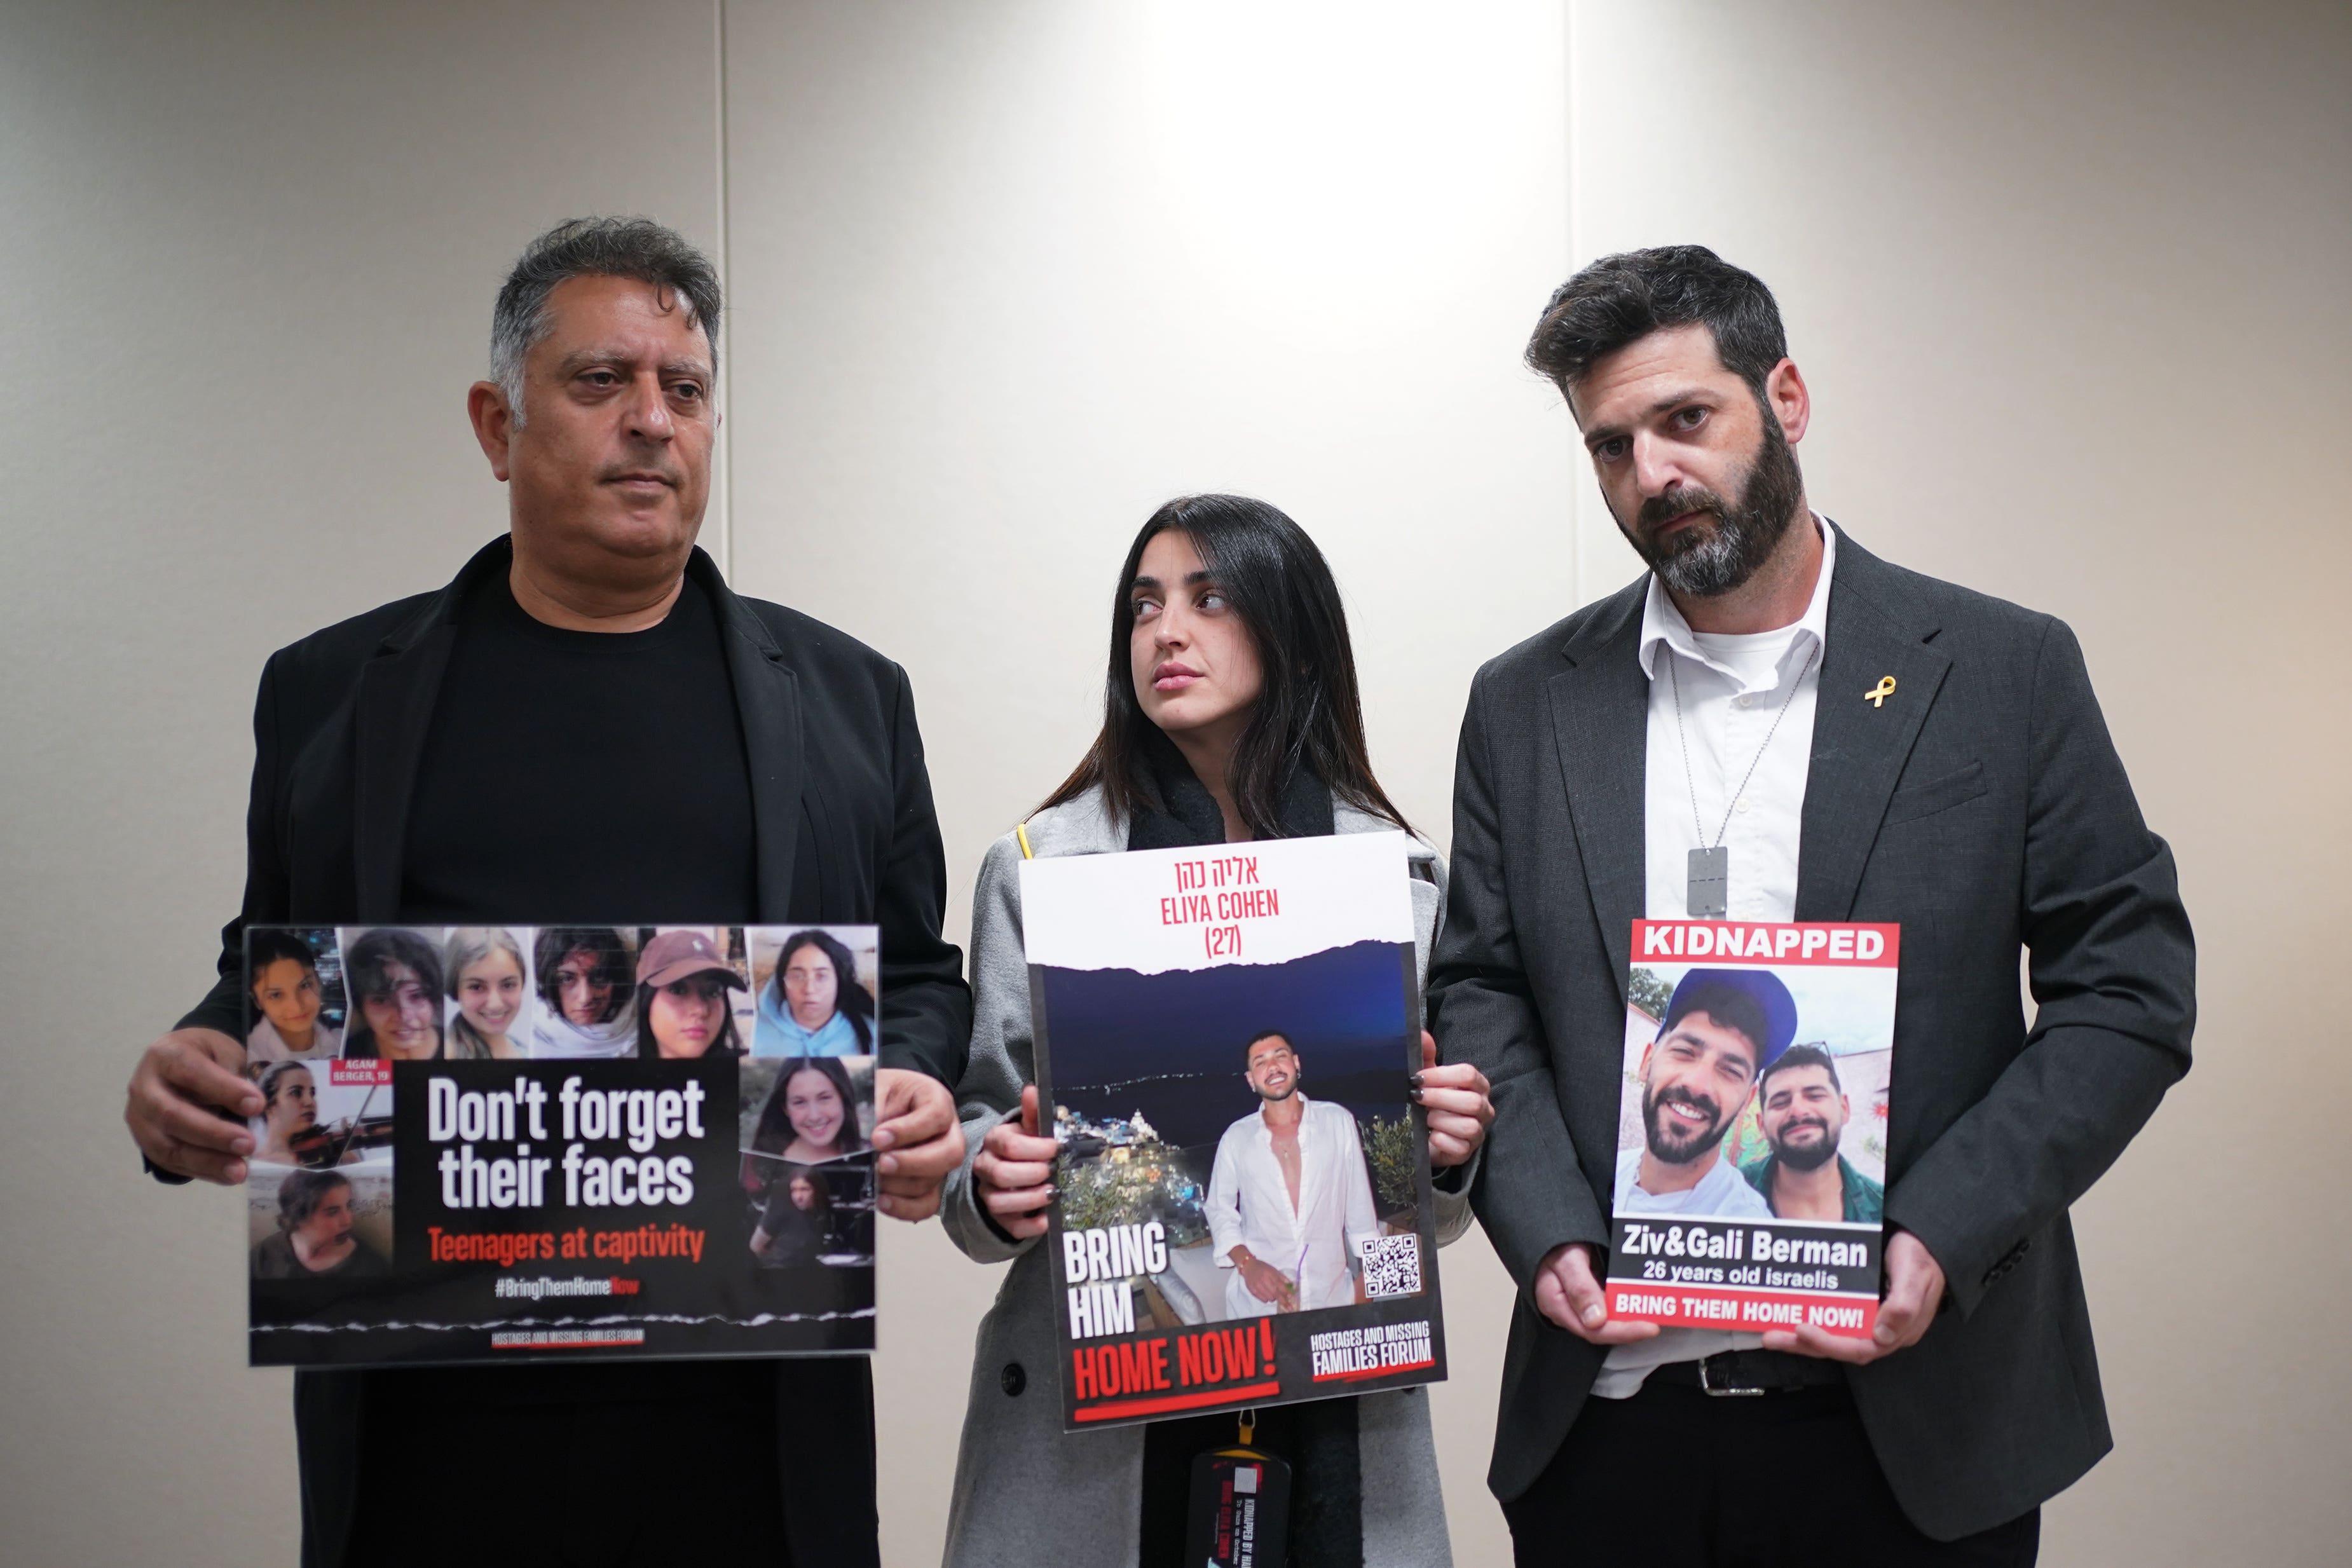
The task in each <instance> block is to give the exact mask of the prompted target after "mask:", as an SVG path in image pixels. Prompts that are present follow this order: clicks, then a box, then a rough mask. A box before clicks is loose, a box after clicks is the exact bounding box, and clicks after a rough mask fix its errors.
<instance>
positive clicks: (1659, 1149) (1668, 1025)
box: [1612, 969, 1797, 1219]
mask: <svg viewBox="0 0 2352 1568" xmlns="http://www.w3.org/2000/svg"><path fill="white" fill-rule="evenodd" d="M1796 1020H1797V1007H1796V1002H1795V1001H1794V999H1793V998H1790V995H1789V988H1788V987H1786V986H1784V985H1782V984H1781V983H1780V977H1779V976H1777V975H1774V974H1772V973H1770V972H1769V970H1761V969H1693V970H1691V971H1689V972H1688V973H1687V974H1685V975H1684V976H1683V977H1682V980H1681V982H1680V983H1679V984H1678V985H1676V986H1675V994H1674V996H1673V998H1671V999H1670V1000H1669V1001H1668V1002H1667V1003H1666V1016H1665V1017H1664V1019H1661V1020H1660V1021H1659V1024H1658V1035H1657V1038H1656V1039H1655V1040H1652V1041H1651V1042H1650V1044H1649V1046H1648V1047H1647V1048H1646V1049H1645V1050H1643V1052H1642V1146H1641V1147H1639V1148H1636V1149H1628V1150H1626V1151H1625V1152H1624V1153H1622V1154H1621V1155H1618V1156H1617V1186H1616V1196H1615V1198H1614V1201H1613V1203H1612V1212H1614V1213H1616V1214H1620V1215H1626V1214H1685V1215H1691V1216H1714V1217H1717V1218H1726V1219H1769V1218H1771V1216H1772V1211H1771V1209H1770V1208H1769V1207H1767V1206H1766V1204H1765V1201H1764V1199H1763V1198H1762V1197H1759V1196H1758V1193H1757V1190H1756V1188H1755V1187H1754V1186H1750V1185H1749V1184H1748V1181H1746V1180H1745V1179H1743V1176H1744V1174H1745V1173H1743V1172H1742V1171H1740V1170H1739V1169H1738V1167H1736V1166H1733V1165H1732V1163H1731V1162H1730V1161H1729V1160H1727V1159H1726V1158H1724V1157H1723V1140H1724V1138H1725V1136H1726V1135H1727V1134H1729V1133H1730V1131H1731V1129H1732V1127H1733V1126H1734V1125H1735V1124H1738V1120H1739V1113H1741V1112H1742V1111H1745V1110H1746V1109H1748V1095H1749V1094H1750V1093H1751V1092H1753V1091H1754V1088H1755V1085H1756V1081H1757V1077H1758V1075H1759V1073H1763V1072H1769V1071H1771V1070H1772V1068H1773V1066H1774V1065H1775V1063H1776V1061H1777V1060H1778V1058H1779V1057H1780V1055H1781V1053H1782V1052H1783V1051H1787V1050H1788V1049H1789V1040H1790V1036H1791V1035H1793V1034H1794V1033H1795V1032H1796Z"/></svg>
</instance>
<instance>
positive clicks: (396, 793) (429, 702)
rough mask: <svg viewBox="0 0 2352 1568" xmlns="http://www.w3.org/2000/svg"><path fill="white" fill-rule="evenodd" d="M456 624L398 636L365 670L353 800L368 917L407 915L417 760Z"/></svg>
mask: <svg viewBox="0 0 2352 1568" xmlns="http://www.w3.org/2000/svg"><path fill="white" fill-rule="evenodd" d="M456 641H457V627H456V626H455V625H452V624H446V623H435V624H431V625H427V626H425V628H423V629H422V630H421V631H420V632H417V633H416V635H415V640H414V641H410V642H407V643H406V644H405V645H404V646H402V645H400V644H399V643H394V644H393V645H392V646H391V647H390V648H389V649H388V651H387V652H386V653H384V654H383V655H381V656H379V657H377V658H376V659H374V660H373V661H371V662H370V663H369V664H368V665H367V667H366V668H364V669H362V671H361V672H360V686H359V695H358V697H357V699H356V701H355V704H354V712H353V714H352V726H353V729H354V731H355V733H354V735H353V746H354V747H355V748H356V756H355V758H353V760H354V762H355V764H356V769H355V777H354V780H353V783H354V788H353V791H352V792H353V795H354V797H355V799H354V800H352V831H353V833H354V835H355V836H354V839H353V853H354V855H355V856H356V858H357V862H358V863H357V864H356V865H355V866H354V867H353V868H352V869H353V874H354V876H355V878H356V882H357V885H356V887H355V889H354V891H355V892H356V893H357V894H358V901H359V908H358V909H357V911H355V913H356V914H357V915H358V917H359V918H360V919H362V920H364V921H380V920H396V919H398V918H399V917H400V883H401V873H400V857H401V851H402V849H403V847H404V842H405V841H406V838H407V833H408V803H409V800H410V799H411V797H412V796H413V795H414V794H415V789H416V765H417V760H418V758H420V757H421V756H422V754H423V752H424V750H425V731H426V728H427V727H428V726H430V725H431V723H432V722H433V704H434V702H435V700H436V698H437V697H438V696H439V695H440V693H441V676H442V674H444V673H445V672H446V670H447V669H448V667H449V649H450V645H451V644H452V643H455V642H456Z"/></svg>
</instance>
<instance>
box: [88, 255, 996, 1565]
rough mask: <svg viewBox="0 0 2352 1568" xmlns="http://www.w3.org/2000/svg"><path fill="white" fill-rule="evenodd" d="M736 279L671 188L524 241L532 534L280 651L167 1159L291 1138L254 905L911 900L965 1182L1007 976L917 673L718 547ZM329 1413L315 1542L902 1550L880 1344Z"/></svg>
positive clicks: (316, 1378)
mask: <svg viewBox="0 0 2352 1568" xmlns="http://www.w3.org/2000/svg"><path fill="white" fill-rule="evenodd" d="M719 310H720V300H719V278H718V276H717V274H716V272H715V271H714V270H713V269H712V267H711V266H710V264H709V261H708V260H706V259H705V258H704V257H703V256H701V255H700V254H699V253H698V252H697V251H696V250H695V249H694V248H693V247H692V246H689V245H688V244H687V243H686V242H685V241H684V240H683V239H681V238H680V237H679V236H678V235H676V234H674V233H672V232H671V231H670V230H668V229H667V228H664V227H662V226H661V225H658V224H655V223H651V222H648V221H646V220H644V219H637V218H596V219H584V220H578V221H574V222H571V223H566V224H562V225H557V226H556V227H555V228H553V229H551V230H550V231H549V232H548V233H546V234H544V235H541V236H540V237H539V238H538V239H536V240H534V241H533V242H532V243H531V245H530V247H529V248H528V249H527V250H526V251H525V252H524V253H523V256H522V259H521V260H520V262H519V263H518V264H517V265H516V267H515V268H514V271H513V273H512V275H511V276H510V277H509V278H508V279H507V283H506V287H504V288H503V289H502V290H501V291H500V293H499V299H498V306H497V309H496V313H495V316H494V319H493V323H492V330H491V350H490V362H491V379H489V380H488V381H483V382H477V383H475V385H474V387H473V389H472V391H471V392H470V393H469V394H468V399H467V403H468V410H469V413H470V414H471V416H472V420H473V426H474V433H475V435H476V436H477V438H478V440H479V441H480V443H481V447H482V451H483V453H484V455H486V456H487V457H488V460H489V465H490V471H491V473H492V474H493V475H495V476H497V477H498V478H499V480H501V481H503V482H504V483H505V484H506V485H507V486H508V497H509V506H508V510H509V532H508V533H507V534H506V535H504V536H502V537H500V538H498V539H497V540H495V541H493V542H492V543H491V544H489V545H488V546H487V547H485V548H484V549H482V550H481V551H480V552H479V553H478V554H477V555H476V556H475V557H474V559H472V560H470V561H468V562H467V565H466V566H465V568H464V569H463V570H461V571H460V572H459V573H458V574H457V580H455V581H453V582H451V583H450V584H449V585H448V586H447V587H446V588H443V589H441V590H439V591H435V592H431V593H425V594H420V595H417V596H415V597H414V598H410V599H404V600H401V601H397V602H394V603H392V604H387V605H384V606H383V607H382V608H380V609H377V610H374V611H371V612H368V613H367V614H364V615H361V616H358V617H356V618H354V619H352V620H351V621H347V622H343V623H341V625H338V626H332V627H329V628H328V629H327V630H325V631H323V632H317V633H315V634H313V635H312V636H310V637H307V638H305V639H303V640H302V641H301V642H299V643H295V644H293V645H292V646H291V647H289V648H285V649H282V650H280V651H279V652H278V653H277V654H275V655H274V656H272V658H271V659H270V660H269V663H268V666H267V667H266V668H265V669H264V670H263V672H262V677H261V691H260V697H259V700H258V702H257V705H256V709H255V716H254V740H255V747H256V758H255V764H254V775H253V797H252V806H251V810H250V812H249V814H248V817H247V881H246V891H245V904H244V908H243V910H242V911H241V912H240V914H239V915H238V916H237V917H236V919H235V920H233V921H231V922H230V923H229V925H228V927H227V929H226V932H225V933H224V941H223V946H222V952H221V958H220V966H219V967H220V981H219V983H218V984H217V985H216V986H215V988H213V991H212V993H211V994H210V995H209V996H207V997H206V998H205V1000H204V1001H203V1002H202V1003H201V1004H200V1005H199V1006H198V1007H197V1008H196V1009H194V1011H192V1012H190V1013H189V1014H188V1015H187V1016H186V1017H185V1018H184V1019H181V1020H180V1024H179V1027H178V1028H177V1029H175V1030H173V1031H172V1032H171V1033H169V1034H166V1035H165V1036H163V1039H161V1040H157V1041H156V1042H155V1043H154V1044H153V1045H152V1046H150V1047H149V1048H148V1049H147V1051H146V1052H145V1053H144V1055H142V1058H141V1059H140V1062H139V1065H138V1067H137V1069H136V1071H134V1072H133V1074H132V1076H131V1090H130V1103H129V1107H128V1109H127V1111H126V1113H125V1119H126V1120H127V1121H128V1122H129V1124H130V1125H131V1132H132V1134H133V1136H134V1137H135V1138H136V1139H137V1141H138V1144H139V1146H140V1148H141V1149H142V1151H143V1153H144V1154H145V1155H146V1157H147V1161H148V1164H149V1166H150V1168H151V1169H152V1170H153V1171H154V1173H155V1174H156V1175H157V1176H161V1177H163V1179H165V1180H184V1179H186V1178H188V1177H192V1176H198V1177H203V1178H205V1179H207V1180H213V1181H221V1182H238V1181H242V1180H244V1179H245V1174H246V1163H247V1157H248V1156H249V1155H251V1154H252V1153H253V1140H252V1138H251V1136H250V1135H249V1134H247V1132H246V1131H245V1128H244V1124H243V1122H242V1121H237V1122H230V1121H226V1120H224V1119H222V1118H221V1117H220V1116H219V1115H217V1114H216V1113H215V1107H220V1108H223V1109H226V1110H227V1111H229V1112H231V1113H235V1114H236V1115H238V1116H240V1117H243V1116H249V1115H252V1114H254V1113H257V1111H258V1109H259V1105H258V1100H259V1092H258V1091H257V1089H256V1088H255V1087H254V1086H253V1085H252V1084H251V1083H250V1082H247V1080H246V1079H245V1078H244V1076H243V1074H242V1070H243V1067H244V1061H245V1051H244V1048H243V1046H242V1045H240V1044H239V1043H238V1042H239V1040H241V1039H242V1038H243V1034H244V1027H243V1024H244V982H243V976H242V973H241V968H242V964H241V958H242V951H243V945H244V944H243V933H244V928H245V926H246V925H247V924H248V923H250V924H256V925H289V924H291V925H351V924H378V923H397V924H405V925H482V924H502V923H512V922H523V923H530V922H533V921H537V920H544V919H554V920H563V919H576V918H578V917H580V916H581V915H599V916H603V917H606V918H610V917H614V916H616V915H618V916H623V917H625V918H628V919H631V920H635V921H641V922H645V923H647V924H663V923H671V924H690V925H752V924H776V925H781V924H792V925H820V924H835V925H879V926H880V927H881V950H882V960H883V965H882V983H883V986H884V988H885V990H886V991H887V993H888V996H889V998H890V1007H889V1010H888V1012H887V1015H886V1017H885V1019H884V1021H883V1023H882V1027H881V1031H880V1039H879V1041H878V1047H879V1051H880V1055H881V1058H882V1062H881V1067H880V1070H879V1071H877V1074H876V1083H875V1092H876V1099H877V1126H876V1129H875V1133H874V1139H873V1142H874V1146H875V1148H876V1149H877V1151H878V1158H877V1165H878V1167H879V1171H880V1176H881V1189H882V1197H881V1199H880V1203H881V1207H882V1208H883V1210H884V1211H885V1212H886V1213H889V1214H893V1215H896V1216H898V1218H902V1219H920V1218H924V1217H925V1216H927V1215H929V1214H930V1213H931V1212H932V1211H933V1210H934V1209H935V1208H936V1207H937V1206H938V1202H939V1188H940V1180H941V1178H942V1177H943V1176H945V1175H946V1173H947V1172H948V1171H949V1170H950V1168H952V1167H953V1166H955V1165H956V1164H957V1163H958V1161H959V1160H960V1159H961V1155H962V1153H963V1143H962V1139H961V1135H960V1134H959V1132H958V1129H957V1124H956V1115H955V1106H954V1103H953V1101H952V1099H951V1097H950V1093H949V1090H948V1088H947V1086H948V1085H949V1084H952V1083H953V1082H955V1081H956V1079H957V1078H958V1076H959V1075H960V1074H961V1071H962V1069H963V1059H964V1050H965V1045H966V1042H967V1040H968V1038H969V1035H970V1030H971V998H970V996H969V993H968V992H967V991H966V990H965V988H964V984H963V980H962V978H961V971H962V963H961V955H960V954H959V953H958V952H957V951H956V949H955V948H954V947H953V946H950V945H949V944H948V943H947V942H945V941H943V940H942V939H941V937H940V912H941V907H942V905H943V904H944V903H945V899H946V875H945V867H944V862H943V858H942V854H941V850H940V835H939V826H938V821H937V818H936V816H935V814H934V812H933V810H932V806H931V795H930V785H929V779H928V777H927V775H926V773H925V770H924V767H923V751H922V741H921V738H920V737H919V734H918V733H917V730H916V727H915V716H914V706H913V700H912V698H911V696H910V695H909V693H908V684H907V677H906V674H905V672H904V671H902V670H901V669H899V667H898V665H896V664H892V663H891V662H890V661H888V660H887V659H885V658H883V657H882V656H881V655H879V654H877V653H875V652H873V651H872V650H871V649H868V648H866V647H865V646H863V645H861V644H860V643H856V642H855V641H853V640H851V639H850V638H848V637H846V636H845V635H843V634H842V633H841V632H836V631H834V630H833V629H832V628H830V627H827V626H824V625H821V624H819V623H818V622H814V621H812V620H810V619H808V618H807V617H806V616H803V615H800V614H797V613H795V612H793V611H791V610H787V609H784V608H782V606H780V605H775V604H768V603H762V602H761V601H755V600H748V599H742V598H739V597H738V596H737V595H736V594H735V593H733V592H732V591H730V590H729V588H728V586H727V584H726V583H725V581H724V580H721V578H720V577H719V570H718V568H717V567H716V566H715V565H714V564H713V562H712V561H711V559H710V558H709V556H707V555H705V554H704V553H703V552H702V551H700V550H699V549H696V548H695V544H694V540H695V535H696V533H697V531H698V529H699V528H700V526H701V522H702V514H703V507H704V504H705V502H706V500H707V498H708V497H709V487H710V458H711V447H712V443H713V440H714V438H715V436H716V435H717V433H718V428H719V414H718V411H717V410H716V409H715V408H714V407H713V406H712V402H713V400H712V389H713V387H714V386H715V384H716V372H717V369H718V343H719V333H718V326H719ZM819 823H822V824H824V832H823V833H821V834H820V833H819V832H818V831H816V825H817V824H819ZM397 1262H398V1260H395V1263H397ZM812 1413H814V1414H815V1415H816V1417H817V1420H818V1421H819V1423H820V1424H821V1426H822V1428H823V1430H824V1440H823V1441H821V1442H816V1443H808V1444H801V1445H798V1446H796V1448H795V1450H794V1453H793V1462H792V1463H791V1464H790V1465H789V1466H787V1465H785V1464H784V1463H783V1461H782V1443H781V1440H780V1432H781V1431H782V1430H786V1429H795V1430H797V1429H802V1428H803V1427H805V1426H806V1424H807V1423H808V1421H809V1418H810V1416H811V1415H812ZM295 1414H296V1427H297V1432H298V1444H299V1454H300V1458H301V1469H302V1522H303V1543H302V1561H303V1563H305V1565H306V1568H327V1565H333V1568H359V1565H364V1564H372V1563H418V1562H425V1561H428V1560H429V1561H434V1562H437V1563H445V1564H451V1563H477V1562H479V1563H516V1562H530V1563H574V1562H587V1561H592V1560H593V1561H594V1562H596V1563H700V1562H742V1561H753V1560H757V1561H762V1562H765V1561H775V1560H783V1561H792V1562H799V1563H875V1562H877V1558H878V1550H877V1541H876V1528H875V1510H874V1451H873V1416H872V1392H871V1385H870V1383H869V1381H868V1378H867V1375H866V1363H865V1361H864V1360H863V1359H862V1358H856V1357H849V1358H840V1359H803V1360H796V1361H781V1362H780V1361H751V1362H747V1361H701V1362H669V1363H637V1364H626V1363H616V1364H584V1365H551V1366H541V1367H516V1368H512V1369H507V1368H499V1369H495V1370H494V1369H484V1368H471V1369H452V1370H432V1369H411V1370H400V1371H385V1372H306V1373H299V1374H297V1375H296V1379H295ZM787 1420H789V1421H790V1422H791V1423H792V1426H791V1427H786V1426H785V1425H784V1422H785V1421H787Z"/></svg>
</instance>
